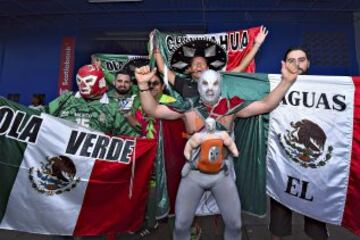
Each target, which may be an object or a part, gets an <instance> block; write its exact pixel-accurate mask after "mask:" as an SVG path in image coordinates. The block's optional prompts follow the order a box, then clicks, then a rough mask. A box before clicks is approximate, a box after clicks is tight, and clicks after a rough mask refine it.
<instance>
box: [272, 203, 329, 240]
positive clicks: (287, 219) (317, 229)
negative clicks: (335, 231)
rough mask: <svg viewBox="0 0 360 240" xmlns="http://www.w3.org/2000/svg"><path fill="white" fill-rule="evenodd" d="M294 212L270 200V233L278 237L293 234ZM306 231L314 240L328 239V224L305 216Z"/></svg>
mask: <svg viewBox="0 0 360 240" xmlns="http://www.w3.org/2000/svg"><path fill="white" fill-rule="evenodd" d="M291 225H292V211H291V210H290V209H289V208H287V207H285V206H284V205H282V204H280V203H279V202H277V201H275V200H274V199H272V198H270V225H269V229H270V232H271V233H272V234H274V235H276V236H278V237H284V236H287V235H290V234H291ZM304 231H305V233H306V234H307V235H308V236H309V237H310V238H312V239H314V240H326V239H328V236H329V235H328V232H327V229H326V224H325V223H323V222H320V221H318V220H315V219H312V218H309V217H306V216H304Z"/></svg>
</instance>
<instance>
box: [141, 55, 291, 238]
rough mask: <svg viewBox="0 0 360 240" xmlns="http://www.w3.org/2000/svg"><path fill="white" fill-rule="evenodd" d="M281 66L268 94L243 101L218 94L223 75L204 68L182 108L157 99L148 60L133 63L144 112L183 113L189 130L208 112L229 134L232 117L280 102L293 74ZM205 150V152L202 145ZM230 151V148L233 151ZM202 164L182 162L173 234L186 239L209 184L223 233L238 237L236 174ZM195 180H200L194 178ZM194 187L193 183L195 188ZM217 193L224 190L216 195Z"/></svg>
mask: <svg viewBox="0 0 360 240" xmlns="http://www.w3.org/2000/svg"><path fill="white" fill-rule="evenodd" d="M281 72H282V80H281V82H280V83H279V84H278V86H277V87H276V88H275V89H274V90H272V91H271V92H270V93H269V94H268V95H267V96H266V97H264V98H263V99H262V100H259V101H254V102H251V103H249V104H244V103H245V102H246V101H245V100H243V99H240V98H239V97H233V98H232V99H228V98H223V97H221V96H220V85H221V75H220V74H219V73H217V72H215V71H214V70H206V71H204V72H203V73H202V74H201V77H200V79H199V81H198V91H199V93H200V98H199V99H198V100H194V101H193V104H192V107H191V108H190V109H189V110H188V111H186V112H184V113H180V112H178V111H175V110H173V109H172V108H171V107H169V106H165V105H160V104H158V103H157V102H156V101H155V99H154V98H153V97H152V95H151V94H150V92H149V89H148V81H149V80H150V78H151V77H152V76H153V75H154V74H155V73H156V69H153V70H152V71H151V70H150V67H149V66H145V67H141V68H137V69H136V70H135V77H136V79H137V81H138V87H139V93H140V100H141V104H142V107H143V110H144V111H145V112H146V113H147V114H148V115H150V116H153V117H155V118H160V119H169V120H171V119H178V118H182V119H183V120H184V122H185V125H186V130H187V132H188V133H189V134H194V133H197V132H199V131H201V130H203V129H204V126H205V121H204V120H205V119H206V118H207V117H208V116H210V117H212V118H214V119H215V121H216V128H217V129H218V130H225V131H228V132H229V133H230V135H232V134H231V133H232V126H233V121H234V119H235V118H236V117H242V118H246V117H250V116H254V115H258V114H262V113H267V112H269V111H271V110H273V109H274V108H275V107H276V106H277V105H278V104H279V102H280V101H281V99H282V98H283V96H284V95H285V93H286V91H287V90H288V89H289V87H290V86H291V85H292V83H293V82H294V81H295V79H296V77H297V71H296V66H294V65H293V64H286V63H284V62H283V63H282V69H281ZM224 108H225V114H224ZM220 109H221V111H220ZM234 109H236V110H234ZM230 110H231V112H230ZM201 113H204V114H201ZM206 115H207V116H206ZM205 116H206V117H205ZM189 144H190V143H189ZM215 145H216V144H215ZM220 145H221V144H220ZM225 145H227V144H225ZM216 146H219V145H216ZM188 148H189V147H188ZM188 148H187V149H188ZM210 148H211V147H210ZM215 148H216V147H215ZM208 149H209V148H208ZM219 149H220V148H219ZM187 151H188V150H187ZM204 152H205V156H206V151H204ZM210 152H211V151H210ZM231 152H232V153H234V152H233V151H231ZM208 153H209V152H208ZM213 153H215V154H214V155H213V156H212V158H214V159H221V158H218V157H217V154H216V153H218V154H220V153H222V151H214V152H213ZM235 153H236V152H235ZM201 154H202V153H201V151H200V155H199V158H200V159H201V158H203V159H204V157H203V156H202V155H201ZM203 155H204V154H203ZM229 156H230V155H229ZM205 159H206V157H205ZM223 159H225V158H223ZM200 165H201V164H200ZM200 165H198V164H196V165H195V167H194V169H193V170H190V171H189V170H186V168H189V164H185V166H184V168H183V173H184V177H182V179H181V182H180V186H179V189H178V194H177V197H176V206H175V229H174V232H173V237H174V239H175V240H178V239H180V240H182V239H190V227H191V223H192V221H193V218H194V216H195V210H196V206H197V204H198V201H199V200H200V198H201V193H202V192H203V191H204V189H207V188H210V187H212V189H211V190H212V192H213V193H215V194H214V195H215V198H216V201H217V204H218V206H219V208H220V212H221V214H222V216H223V219H224V223H225V230H224V239H225V240H228V239H236V240H238V239H241V207H240V206H241V205H240V199H239V196H238V192H237V189H236V187H235V182H234V178H233V177H232V176H231V174H228V172H227V170H226V166H227V165H224V164H223V163H220V164H219V167H218V168H212V167H210V168H207V169H206V168H205V170H201V171H200V169H199V166H200ZM190 169H192V167H190ZM229 170H231V169H229ZM187 171H189V173H188V174H186V172H187ZM203 172H206V173H203ZM214 173H215V174H214ZM185 175H186V176H185ZM199 180H200V182H199ZM194 182H195V183H198V184H194ZM199 183H201V185H199ZM192 188H195V190H194V189H192ZM219 195H222V196H221V197H216V196H219ZM224 196H226V197H224Z"/></svg>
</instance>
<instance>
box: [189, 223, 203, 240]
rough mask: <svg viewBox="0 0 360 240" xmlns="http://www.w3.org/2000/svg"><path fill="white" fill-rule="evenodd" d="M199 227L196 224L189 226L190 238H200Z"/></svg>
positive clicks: (194, 239)
mask: <svg viewBox="0 0 360 240" xmlns="http://www.w3.org/2000/svg"><path fill="white" fill-rule="evenodd" d="M201 232H202V230H201V227H200V226H199V225H198V224H195V225H193V226H192V227H191V236H190V239H191V240H200V238H201Z"/></svg>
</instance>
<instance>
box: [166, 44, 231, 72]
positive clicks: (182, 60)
mask: <svg viewBox="0 0 360 240" xmlns="http://www.w3.org/2000/svg"><path fill="white" fill-rule="evenodd" d="M196 56H201V57H204V58H205V59H206V60H207V63H208V65H209V68H210V69H213V70H216V71H218V70H221V69H222V68H223V67H224V66H225V64H226V60H227V55H226V52H225V50H224V49H223V48H222V47H221V46H220V45H219V44H218V43H216V42H214V41H210V40H206V39H196V40H191V41H188V42H186V43H184V44H183V45H181V46H180V47H178V48H177V49H176V50H175V51H174V52H173V54H172V55H171V57H170V65H171V68H172V69H173V70H174V71H176V72H182V73H183V72H185V71H186V69H187V68H188V67H189V66H190V62H191V59H192V58H193V57H196Z"/></svg>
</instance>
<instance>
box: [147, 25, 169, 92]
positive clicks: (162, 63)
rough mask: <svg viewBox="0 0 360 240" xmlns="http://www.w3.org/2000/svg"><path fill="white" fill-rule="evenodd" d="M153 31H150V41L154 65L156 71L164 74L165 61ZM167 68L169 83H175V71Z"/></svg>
mask: <svg viewBox="0 0 360 240" xmlns="http://www.w3.org/2000/svg"><path fill="white" fill-rule="evenodd" d="M155 31H156V30H154V31H152V32H151V33H150V42H151V43H152V54H153V56H154V59H155V62H156V66H157V69H158V71H159V72H160V73H161V74H163V75H165V61H164V58H163V56H162V55H161V52H160V49H159V41H158V39H157V38H156V34H155ZM166 69H167V76H168V80H169V82H170V83H171V85H174V84H175V73H174V72H173V71H171V70H170V69H169V68H166Z"/></svg>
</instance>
